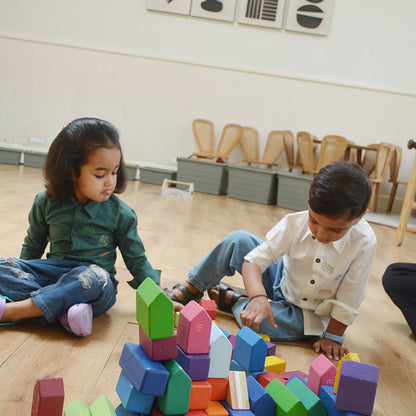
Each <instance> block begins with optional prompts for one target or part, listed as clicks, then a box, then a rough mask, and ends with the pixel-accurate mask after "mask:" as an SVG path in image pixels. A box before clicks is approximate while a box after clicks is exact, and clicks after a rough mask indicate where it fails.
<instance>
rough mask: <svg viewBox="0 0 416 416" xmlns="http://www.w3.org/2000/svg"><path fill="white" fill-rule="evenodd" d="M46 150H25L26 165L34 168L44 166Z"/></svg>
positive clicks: (24, 161)
mask: <svg viewBox="0 0 416 416" xmlns="http://www.w3.org/2000/svg"><path fill="white" fill-rule="evenodd" d="M46 154H47V153H46V152H42V151H35V150H33V151H25V152H24V159H23V163H24V165H25V166H30V167H32V168H43V165H44V164H45V162H46Z"/></svg>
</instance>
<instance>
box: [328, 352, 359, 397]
mask: <svg viewBox="0 0 416 416" xmlns="http://www.w3.org/2000/svg"><path fill="white" fill-rule="evenodd" d="M344 360H351V361H358V362H360V358H359V357H358V354H357V353H356V352H349V353H348V354H346V355H344V357H343V358H341V359H340V360H339V362H338V366H337V374H336V375H335V381H334V393H335V394H337V390H338V381H339V373H340V372H341V366H342V362H343V361H344Z"/></svg>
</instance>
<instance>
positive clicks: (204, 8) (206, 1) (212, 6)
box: [191, 0, 237, 22]
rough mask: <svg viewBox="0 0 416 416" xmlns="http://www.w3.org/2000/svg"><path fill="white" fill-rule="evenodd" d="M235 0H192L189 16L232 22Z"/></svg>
mask: <svg viewBox="0 0 416 416" xmlns="http://www.w3.org/2000/svg"><path fill="white" fill-rule="evenodd" d="M236 3H237V0H193V1H192V7H191V16H196V17H205V18H207V19H216V20H225V21H227V22H233V21H234V17H235V6H236Z"/></svg>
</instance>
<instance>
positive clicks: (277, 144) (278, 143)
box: [260, 130, 285, 168]
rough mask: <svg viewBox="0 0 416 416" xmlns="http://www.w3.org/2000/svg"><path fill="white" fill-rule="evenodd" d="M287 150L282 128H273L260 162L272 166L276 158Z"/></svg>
mask: <svg viewBox="0 0 416 416" xmlns="http://www.w3.org/2000/svg"><path fill="white" fill-rule="evenodd" d="M284 150H285V143H284V134H283V131H281V130H273V131H271V132H270V133H269V135H268V136H267V141H266V146H265V147H264V151H263V156H262V158H261V161H260V163H262V164H264V165H267V166H268V167H269V168H271V167H272V165H273V164H274V162H275V160H276V159H277V158H278V157H279V156H280V155H281V154H282V152H283V151H284Z"/></svg>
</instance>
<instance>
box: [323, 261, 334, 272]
mask: <svg viewBox="0 0 416 416" xmlns="http://www.w3.org/2000/svg"><path fill="white" fill-rule="evenodd" d="M321 267H322V270H323V271H324V272H327V273H329V274H332V273H334V270H335V267H334V266H331V265H330V264H329V263H327V262H326V261H323V262H322V266H321Z"/></svg>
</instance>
